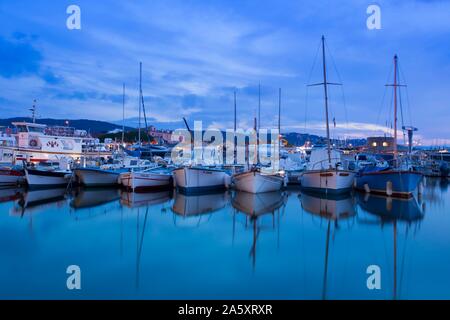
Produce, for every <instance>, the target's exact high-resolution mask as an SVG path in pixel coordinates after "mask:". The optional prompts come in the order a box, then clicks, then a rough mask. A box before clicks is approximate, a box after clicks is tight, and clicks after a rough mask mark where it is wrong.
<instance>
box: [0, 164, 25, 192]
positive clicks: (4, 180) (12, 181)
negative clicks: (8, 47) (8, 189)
mask: <svg viewBox="0 0 450 320" xmlns="http://www.w3.org/2000/svg"><path fill="white" fill-rule="evenodd" d="M22 181H24V174H23V172H22V171H19V170H14V169H9V168H0V187H2V186H14V185H18V184H20V183H21V182H22Z"/></svg>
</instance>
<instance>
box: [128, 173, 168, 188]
mask: <svg viewBox="0 0 450 320" xmlns="http://www.w3.org/2000/svg"><path fill="white" fill-rule="evenodd" d="M120 182H121V183H122V185H123V186H124V187H125V188H127V189H129V190H133V191H139V190H146V189H158V188H168V187H170V186H171V185H173V182H172V174H171V173H168V172H156V171H155V172H152V171H140V172H126V173H122V174H121V175H120Z"/></svg>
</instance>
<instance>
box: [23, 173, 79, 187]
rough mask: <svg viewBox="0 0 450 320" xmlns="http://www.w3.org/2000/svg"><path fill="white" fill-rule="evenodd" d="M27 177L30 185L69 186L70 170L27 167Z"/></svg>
mask: <svg viewBox="0 0 450 320" xmlns="http://www.w3.org/2000/svg"><path fill="white" fill-rule="evenodd" d="M25 177H26V179H27V183H28V186H29V187H36V188H39V187H57V186H67V184H68V183H69V180H70V177H71V172H70V171H47V170H38V169H28V168H26V169H25Z"/></svg>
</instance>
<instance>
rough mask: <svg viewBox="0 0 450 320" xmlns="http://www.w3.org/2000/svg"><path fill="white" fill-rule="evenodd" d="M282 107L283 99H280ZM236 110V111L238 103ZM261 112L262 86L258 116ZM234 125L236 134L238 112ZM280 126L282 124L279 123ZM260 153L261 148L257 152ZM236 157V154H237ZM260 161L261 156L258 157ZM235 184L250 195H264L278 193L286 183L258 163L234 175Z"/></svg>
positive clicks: (281, 177) (238, 188)
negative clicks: (263, 193)
mask: <svg viewBox="0 0 450 320" xmlns="http://www.w3.org/2000/svg"><path fill="white" fill-rule="evenodd" d="M280 97H281V90H280ZM279 101H280V105H279V108H280V107H281V98H280V100H279ZM234 105H235V109H236V103H235V104H234ZM260 110H261V86H260V87H259V104H258V115H259V114H260ZM260 120H261V118H259V119H258V137H257V139H258V146H259V126H260V125H259V123H260ZM234 123H235V132H236V112H235V117H234ZM278 125H280V123H279V122H278ZM255 130H256V128H255ZM279 141H280V140H279V137H278V143H279ZM234 144H235V145H236V139H234ZM235 150H236V146H235ZM257 152H258V153H259V148H258V150H257ZM235 157H236V154H235ZM258 159H259V156H258ZM232 180H233V182H234V186H235V188H236V189H237V190H240V191H245V192H249V193H262V192H273V191H278V190H280V189H281V188H282V187H283V183H284V177H283V176H281V175H280V174H277V173H265V172H264V171H263V170H261V167H260V165H259V163H258V165H256V166H254V167H252V168H250V169H249V170H247V171H244V172H239V173H236V174H234V175H233V178H232Z"/></svg>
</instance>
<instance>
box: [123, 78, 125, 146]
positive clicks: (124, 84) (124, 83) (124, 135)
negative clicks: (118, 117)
mask: <svg viewBox="0 0 450 320" xmlns="http://www.w3.org/2000/svg"><path fill="white" fill-rule="evenodd" d="M124 141H125V83H124V84H123V95H122V144H123V143H124Z"/></svg>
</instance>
